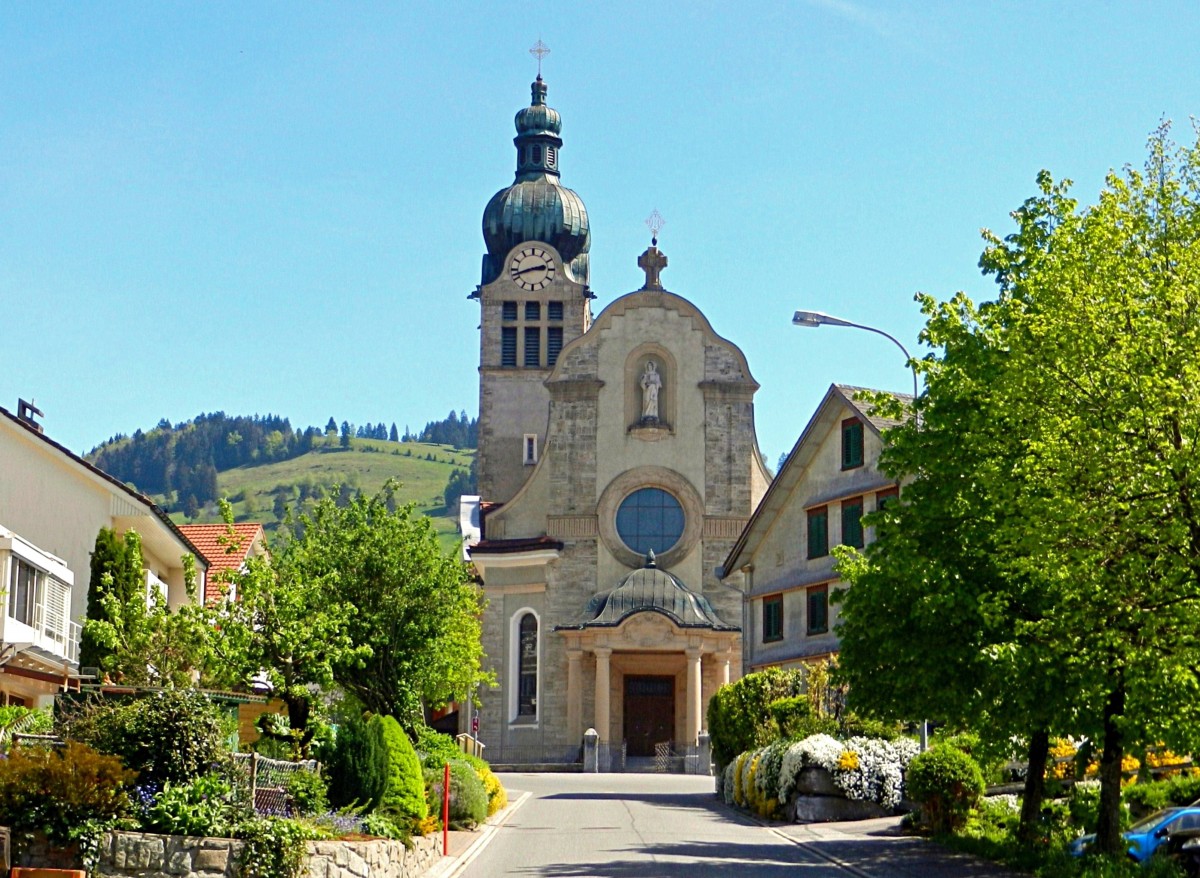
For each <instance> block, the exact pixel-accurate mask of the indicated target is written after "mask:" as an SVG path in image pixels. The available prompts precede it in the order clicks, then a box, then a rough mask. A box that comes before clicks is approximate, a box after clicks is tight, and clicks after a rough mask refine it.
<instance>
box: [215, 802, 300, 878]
mask: <svg viewBox="0 0 1200 878" xmlns="http://www.w3.org/2000/svg"><path fill="white" fill-rule="evenodd" d="M235 837H237V838H239V839H241V840H242V841H244V842H245V847H244V848H243V849H242V855H241V857H240V859H239V860H238V878H299V876H300V875H302V874H304V871H305V870H304V854H305V851H306V848H307V845H306V844H305V843H306V842H308V841H311V840H313V839H316V838H319V837H321V836H320V834H319V833H318V832H317V831H316V830H315V829H314V828H313V827H311V826H308V825H306V824H304V823H300V822H299V821H296V820H289V819H288V818H286V817H254V818H251V819H249V820H246V821H243V822H242V823H241V825H239V826H238V828H237V830H236V833H235Z"/></svg>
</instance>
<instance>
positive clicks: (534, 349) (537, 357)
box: [525, 326, 542, 366]
mask: <svg viewBox="0 0 1200 878" xmlns="http://www.w3.org/2000/svg"><path fill="white" fill-rule="evenodd" d="M541 341H542V330H541V329H540V328H539V327H537V326H526V327H525V365H526V366H540V365H541V364H542V345H541Z"/></svg>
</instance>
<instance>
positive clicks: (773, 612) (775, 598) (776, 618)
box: [762, 594, 783, 643]
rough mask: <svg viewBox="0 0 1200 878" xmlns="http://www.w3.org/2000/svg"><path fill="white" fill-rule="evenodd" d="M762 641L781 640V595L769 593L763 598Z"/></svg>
mask: <svg viewBox="0 0 1200 878" xmlns="http://www.w3.org/2000/svg"><path fill="white" fill-rule="evenodd" d="M762 639H763V643H770V642H771V641H773V640H783V595H781V594H776V595H771V597H769V598H764V599H763V605H762Z"/></svg>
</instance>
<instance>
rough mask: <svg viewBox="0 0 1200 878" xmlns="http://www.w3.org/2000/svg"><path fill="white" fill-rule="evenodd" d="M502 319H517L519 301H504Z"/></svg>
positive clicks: (501, 311) (501, 309)
mask: <svg viewBox="0 0 1200 878" xmlns="http://www.w3.org/2000/svg"><path fill="white" fill-rule="evenodd" d="M500 319H501V320H516V319H517V303H516V302H502V303H501V305H500Z"/></svg>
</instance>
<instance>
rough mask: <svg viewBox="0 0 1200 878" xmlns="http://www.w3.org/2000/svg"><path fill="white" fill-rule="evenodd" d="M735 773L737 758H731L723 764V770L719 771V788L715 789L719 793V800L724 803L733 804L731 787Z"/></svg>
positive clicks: (732, 786)
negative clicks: (726, 763) (730, 760)
mask: <svg viewBox="0 0 1200 878" xmlns="http://www.w3.org/2000/svg"><path fill="white" fill-rule="evenodd" d="M736 773H737V760H736V759H735V760H733V762H730V763H729V764H728V765H726V766H725V770H724V771H722V772H721V784H720V789H718V790H717V792H719V793H720V794H721V800H722V801H723V802H724V803H725V804H726V805H732V804H733V788H734V785H735V784H736V780H735V779H734V778H735V775H736Z"/></svg>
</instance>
